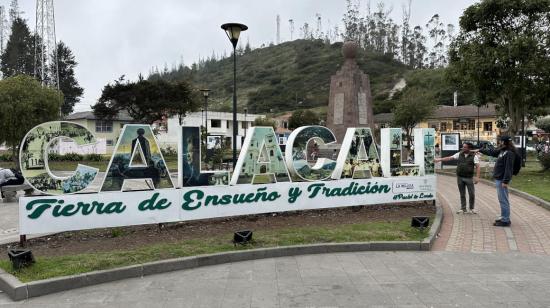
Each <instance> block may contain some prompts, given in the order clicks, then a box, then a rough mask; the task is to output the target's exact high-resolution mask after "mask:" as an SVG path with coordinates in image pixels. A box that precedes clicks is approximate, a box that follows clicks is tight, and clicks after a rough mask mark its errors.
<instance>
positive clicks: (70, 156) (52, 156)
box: [48, 153, 84, 161]
mask: <svg viewBox="0 0 550 308" xmlns="http://www.w3.org/2000/svg"><path fill="white" fill-rule="evenodd" d="M83 159H84V156H83V155H80V154H77V153H67V154H65V155H59V154H57V153H49V154H48V160H49V161H81V160H83Z"/></svg>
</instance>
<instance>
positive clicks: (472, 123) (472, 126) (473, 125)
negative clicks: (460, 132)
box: [468, 119, 476, 130]
mask: <svg viewBox="0 0 550 308" xmlns="http://www.w3.org/2000/svg"><path fill="white" fill-rule="evenodd" d="M468 130H476V120H472V119H471V120H468Z"/></svg>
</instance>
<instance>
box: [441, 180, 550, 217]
mask: <svg viewBox="0 0 550 308" xmlns="http://www.w3.org/2000/svg"><path fill="white" fill-rule="evenodd" d="M436 173H437V174H439V175H444V176H456V174H454V173H450V172H446V171H440V170H438V171H436ZM479 182H481V183H483V184H486V185H489V186H492V187H495V186H496V185H495V182H493V181H489V180H486V179H479ZM508 191H509V192H510V193H511V194H512V195H515V196H518V197H521V198H524V199H526V200H528V201H531V202H533V203H534V204H536V205H538V206H540V207H543V208H545V209H547V210H548V211H550V202H548V201H546V200H543V199H541V198H539V197H536V196H533V195H531V194H528V193H526V192H524V191H521V190H518V189H516V188H512V187H508Z"/></svg>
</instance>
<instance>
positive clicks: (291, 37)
mask: <svg viewBox="0 0 550 308" xmlns="http://www.w3.org/2000/svg"><path fill="white" fill-rule="evenodd" d="M288 23H289V25H290V40H291V41H292V40H294V19H289V20H288Z"/></svg>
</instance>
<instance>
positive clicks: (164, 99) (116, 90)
mask: <svg viewBox="0 0 550 308" xmlns="http://www.w3.org/2000/svg"><path fill="white" fill-rule="evenodd" d="M194 92H195V93H194ZM199 106H200V103H199V100H198V94H197V93H196V91H193V90H192V87H191V85H190V84H189V83H187V82H184V81H180V82H175V83H172V82H168V81H165V80H162V79H158V80H144V79H143V78H141V76H140V78H139V80H138V81H137V82H130V81H125V80H124V76H123V77H121V78H120V79H119V80H116V81H115V83H114V84H107V85H106V86H105V87H104V88H103V92H102V94H101V97H100V98H99V101H98V103H97V104H96V105H94V106H93V107H92V109H93V110H94V113H95V114H96V115H97V116H98V117H100V118H106V119H109V118H116V116H117V115H118V114H119V112H121V111H126V112H128V114H129V115H130V117H132V118H133V119H134V120H135V121H136V122H140V123H149V124H150V123H153V122H155V121H160V120H162V119H163V118H164V117H166V116H173V115H177V116H178V117H179V119H180V123H181V119H182V118H183V116H185V114H186V113H187V112H192V111H196V110H197V108H198V107H199Z"/></svg>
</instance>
